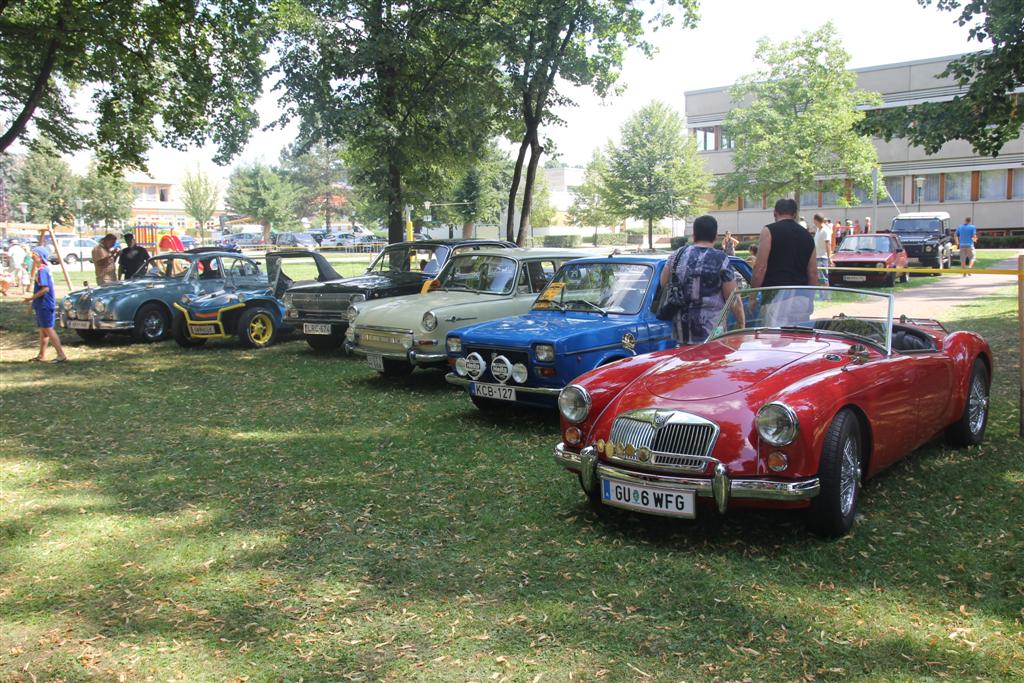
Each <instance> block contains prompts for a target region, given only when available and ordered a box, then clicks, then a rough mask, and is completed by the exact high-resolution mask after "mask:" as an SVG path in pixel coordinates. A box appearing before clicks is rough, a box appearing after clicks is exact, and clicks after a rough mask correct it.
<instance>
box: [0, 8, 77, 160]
mask: <svg viewBox="0 0 1024 683" xmlns="http://www.w3.org/2000/svg"><path fill="white" fill-rule="evenodd" d="M0 9H2V8H0ZM63 30H64V15H63V14H60V15H59V16H58V18H57V34H58V35H59V34H60V33H62V32H63ZM60 47H61V42H60V40H59V39H58V38H57V36H54V37H53V38H51V39H50V42H49V43H48V44H47V46H46V56H45V57H44V58H43V63H42V64H41V65H40V67H39V73H38V74H37V75H36V80H35V82H34V83H33V84H32V90H31V91H30V92H29V96H28V99H26V100H25V106H24V107H22V108H21V112H20V113H19V114H18V116H17V117H16V118H15V119H14V121H12V122H11V126H10V128H8V129H7V132H6V133H4V134H3V136H0V152H6V151H7V148H8V147H10V146H11V145H12V144H14V141H15V140H17V139H18V138H19V137H20V136H21V134H22V133H24V132H25V128H26V127H27V126H28V122H29V120H30V119H31V118H32V115H33V114H34V113H35V111H36V108H37V107H38V106H39V103H40V102H42V101H43V97H44V96H45V95H46V89H47V87H48V86H49V84H50V75H51V74H52V73H53V68H54V66H55V65H56V63H57V53H58V52H59V51H60Z"/></svg>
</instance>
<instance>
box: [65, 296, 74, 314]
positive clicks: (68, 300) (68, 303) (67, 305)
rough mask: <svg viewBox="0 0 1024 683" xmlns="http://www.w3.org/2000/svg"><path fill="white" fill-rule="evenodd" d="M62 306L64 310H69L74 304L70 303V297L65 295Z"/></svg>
mask: <svg viewBox="0 0 1024 683" xmlns="http://www.w3.org/2000/svg"><path fill="white" fill-rule="evenodd" d="M63 306H64V310H65V311H70V310H71V309H72V308H74V307H75V305H74V304H73V303H71V299H69V298H67V297H64V303H63Z"/></svg>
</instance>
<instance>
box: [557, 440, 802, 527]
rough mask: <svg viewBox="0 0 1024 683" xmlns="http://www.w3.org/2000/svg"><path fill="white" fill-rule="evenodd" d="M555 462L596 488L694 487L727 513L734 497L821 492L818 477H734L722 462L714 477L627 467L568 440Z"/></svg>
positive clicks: (795, 497) (762, 497)
mask: <svg viewBox="0 0 1024 683" xmlns="http://www.w3.org/2000/svg"><path fill="white" fill-rule="evenodd" d="M555 462H557V463H558V464H559V465H561V466H562V467H564V468H565V469H567V470H569V471H570V472H576V473H578V474H579V475H580V479H581V481H582V482H583V488H584V489H586V490H587V492H592V491H594V490H595V487H596V486H597V482H598V479H608V480H611V481H621V482H624V483H627V484H636V485H644V484H650V485H653V486H658V487H661V488H664V489H668V490H670V491H671V490H686V491H694V492H696V494H697V496H699V497H701V498H714V499H715V505H716V507H717V508H718V511H719V512H722V513H724V512H725V511H726V508H728V506H729V499H730V498H737V499H746V500H777V501H796V500H807V499H809V498H813V497H815V496H816V495H818V491H819V490H820V489H821V485H820V484H819V482H818V478H817V477H812V478H810V479H798V480H795V481H772V480H770V479H731V478H730V477H729V474H728V472H727V470H726V467H725V465H724V464H722V463H718V464H717V465H715V474H714V476H712V477H710V478H698V477H670V476H666V475H664V474H653V473H650V472H634V471H632V470H623V469H620V468H618V467H613V466H611V465H608V464H606V463H603V462H600V461H599V460H598V458H597V450H596V449H595V448H594V447H593V446H587V447H586V448H584V449H582V450H581V451H579V452H578V453H577V452H575V451H570V450H567V449H566V448H565V444H564V443H560V444H558V445H557V446H555Z"/></svg>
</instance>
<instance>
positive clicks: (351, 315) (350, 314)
mask: <svg viewBox="0 0 1024 683" xmlns="http://www.w3.org/2000/svg"><path fill="white" fill-rule="evenodd" d="M345 317H347V318H348V323H349V325H351V324H352V323H354V322H355V321H356V318H357V317H359V309H358V308H356V307H355V306H349V307H348V311H346V312H345Z"/></svg>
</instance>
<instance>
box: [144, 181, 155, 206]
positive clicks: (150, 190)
mask: <svg viewBox="0 0 1024 683" xmlns="http://www.w3.org/2000/svg"><path fill="white" fill-rule="evenodd" d="M145 195H146V201H147V202H155V201H156V185H146V191H145Z"/></svg>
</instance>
